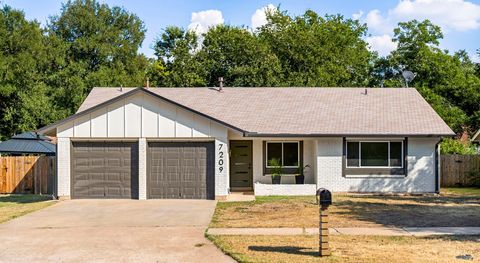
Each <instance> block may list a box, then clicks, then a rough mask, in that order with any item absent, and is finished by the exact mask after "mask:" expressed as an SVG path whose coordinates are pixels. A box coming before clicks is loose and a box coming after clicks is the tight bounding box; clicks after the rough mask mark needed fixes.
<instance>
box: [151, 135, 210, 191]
mask: <svg viewBox="0 0 480 263" xmlns="http://www.w3.org/2000/svg"><path fill="white" fill-rule="evenodd" d="M213 150H214V144H213V143H207V142H188V143H187V142H151V143H149V144H148V154H147V167H148V169H147V189H148V198H171V199H214V198H215V192H214V187H215V186H214V169H215V168H214V153H213Z"/></svg>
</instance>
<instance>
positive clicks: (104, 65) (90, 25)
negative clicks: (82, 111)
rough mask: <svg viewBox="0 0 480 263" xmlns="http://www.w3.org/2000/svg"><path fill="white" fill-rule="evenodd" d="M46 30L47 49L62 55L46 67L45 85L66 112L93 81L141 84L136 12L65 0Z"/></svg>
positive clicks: (143, 68) (97, 83)
mask: <svg viewBox="0 0 480 263" xmlns="http://www.w3.org/2000/svg"><path fill="white" fill-rule="evenodd" d="M48 33H49V42H50V43H51V44H50V45H51V46H52V48H51V49H50V51H51V52H53V53H55V54H57V55H59V56H61V59H56V61H55V63H53V65H52V67H51V68H50V71H51V73H52V74H51V76H50V77H49V85H50V86H51V87H55V89H54V92H53V94H52V96H53V97H54V98H55V101H56V102H58V107H60V108H64V109H68V113H72V112H73V111H75V110H76V109H77V107H78V106H79V105H80V103H81V102H82V101H83V99H84V98H85V96H86V95H87V94H88V92H90V90H91V89H92V88H93V87H94V86H103V87H105V86H106V87H108V86H110V87H112V86H140V85H143V83H144V79H145V71H146V67H147V64H148V61H147V59H146V58H145V57H144V56H143V55H139V54H138V49H139V47H140V45H141V44H142V41H143V39H144V37H145V28H144V25H143V22H142V21H141V20H140V19H139V18H138V17H137V16H136V15H134V14H131V13H129V12H127V11H126V10H124V9H123V8H120V7H112V8H110V7H109V6H108V5H106V4H100V3H98V2H96V1H94V0H75V1H68V2H67V3H66V4H64V5H63V7H62V11H61V14H60V15H59V16H54V17H52V18H51V20H50V23H49V25H48Z"/></svg>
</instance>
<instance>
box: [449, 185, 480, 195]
mask: <svg viewBox="0 0 480 263" xmlns="http://www.w3.org/2000/svg"><path fill="white" fill-rule="evenodd" d="M440 193H441V194H447V195H461V196H474V197H475V196H476V197H478V196H480V188H478V187H445V188H442V189H441V190H440Z"/></svg>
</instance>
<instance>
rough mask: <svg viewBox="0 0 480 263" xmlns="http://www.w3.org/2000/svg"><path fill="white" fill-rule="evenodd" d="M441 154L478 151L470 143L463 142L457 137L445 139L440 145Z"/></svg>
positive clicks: (474, 152)
mask: <svg viewBox="0 0 480 263" xmlns="http://www.w3.org/2000/svg"><path fill="white" fill-rule="evenodd" d="M440 151H441V154H476V153H477V151H476V149H475V147H474V146H473V145H471V144H470V143H462V142H460V141H459V140H456V139H450V138H447V139H443V141H442V143H441V145H440Z"/></svg>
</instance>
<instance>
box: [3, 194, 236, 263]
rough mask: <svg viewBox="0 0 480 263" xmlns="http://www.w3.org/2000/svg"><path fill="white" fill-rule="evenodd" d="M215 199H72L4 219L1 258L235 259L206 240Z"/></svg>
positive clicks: (161, 260) (30, 259) (160, 260)
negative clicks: (11, 218) (12, 218)
mask: <svg viewBox="0 0 480 263" xmlns="http://www.w3.org/2000/svg"><path fill="white" fill-rule="evenodd" d="M214 209H215V201H201V200H68V201H61V202H59V203H57V204H55V205H53V206H51V207H48V208H45V209H43V210H40V211H37V212H34V213H31V214H28V215H25V216H22V217H20V218H17V219H14V220H11V221H9V222H7V223H4V224H0V262H234V261H233V260H232V259H231V258H230V257H228V256H226V255H224V254H223V253H222V252H221V251H220V250H218V249H217V248H216V247H215V246H214V245H213V244H212V243H211V242H210V241H208V240H207V239H205V237H204V232H205V229H206V228H207V226H208V224H209V222H210V219H211V217H212V214H213V211H214Z"/></svg>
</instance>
